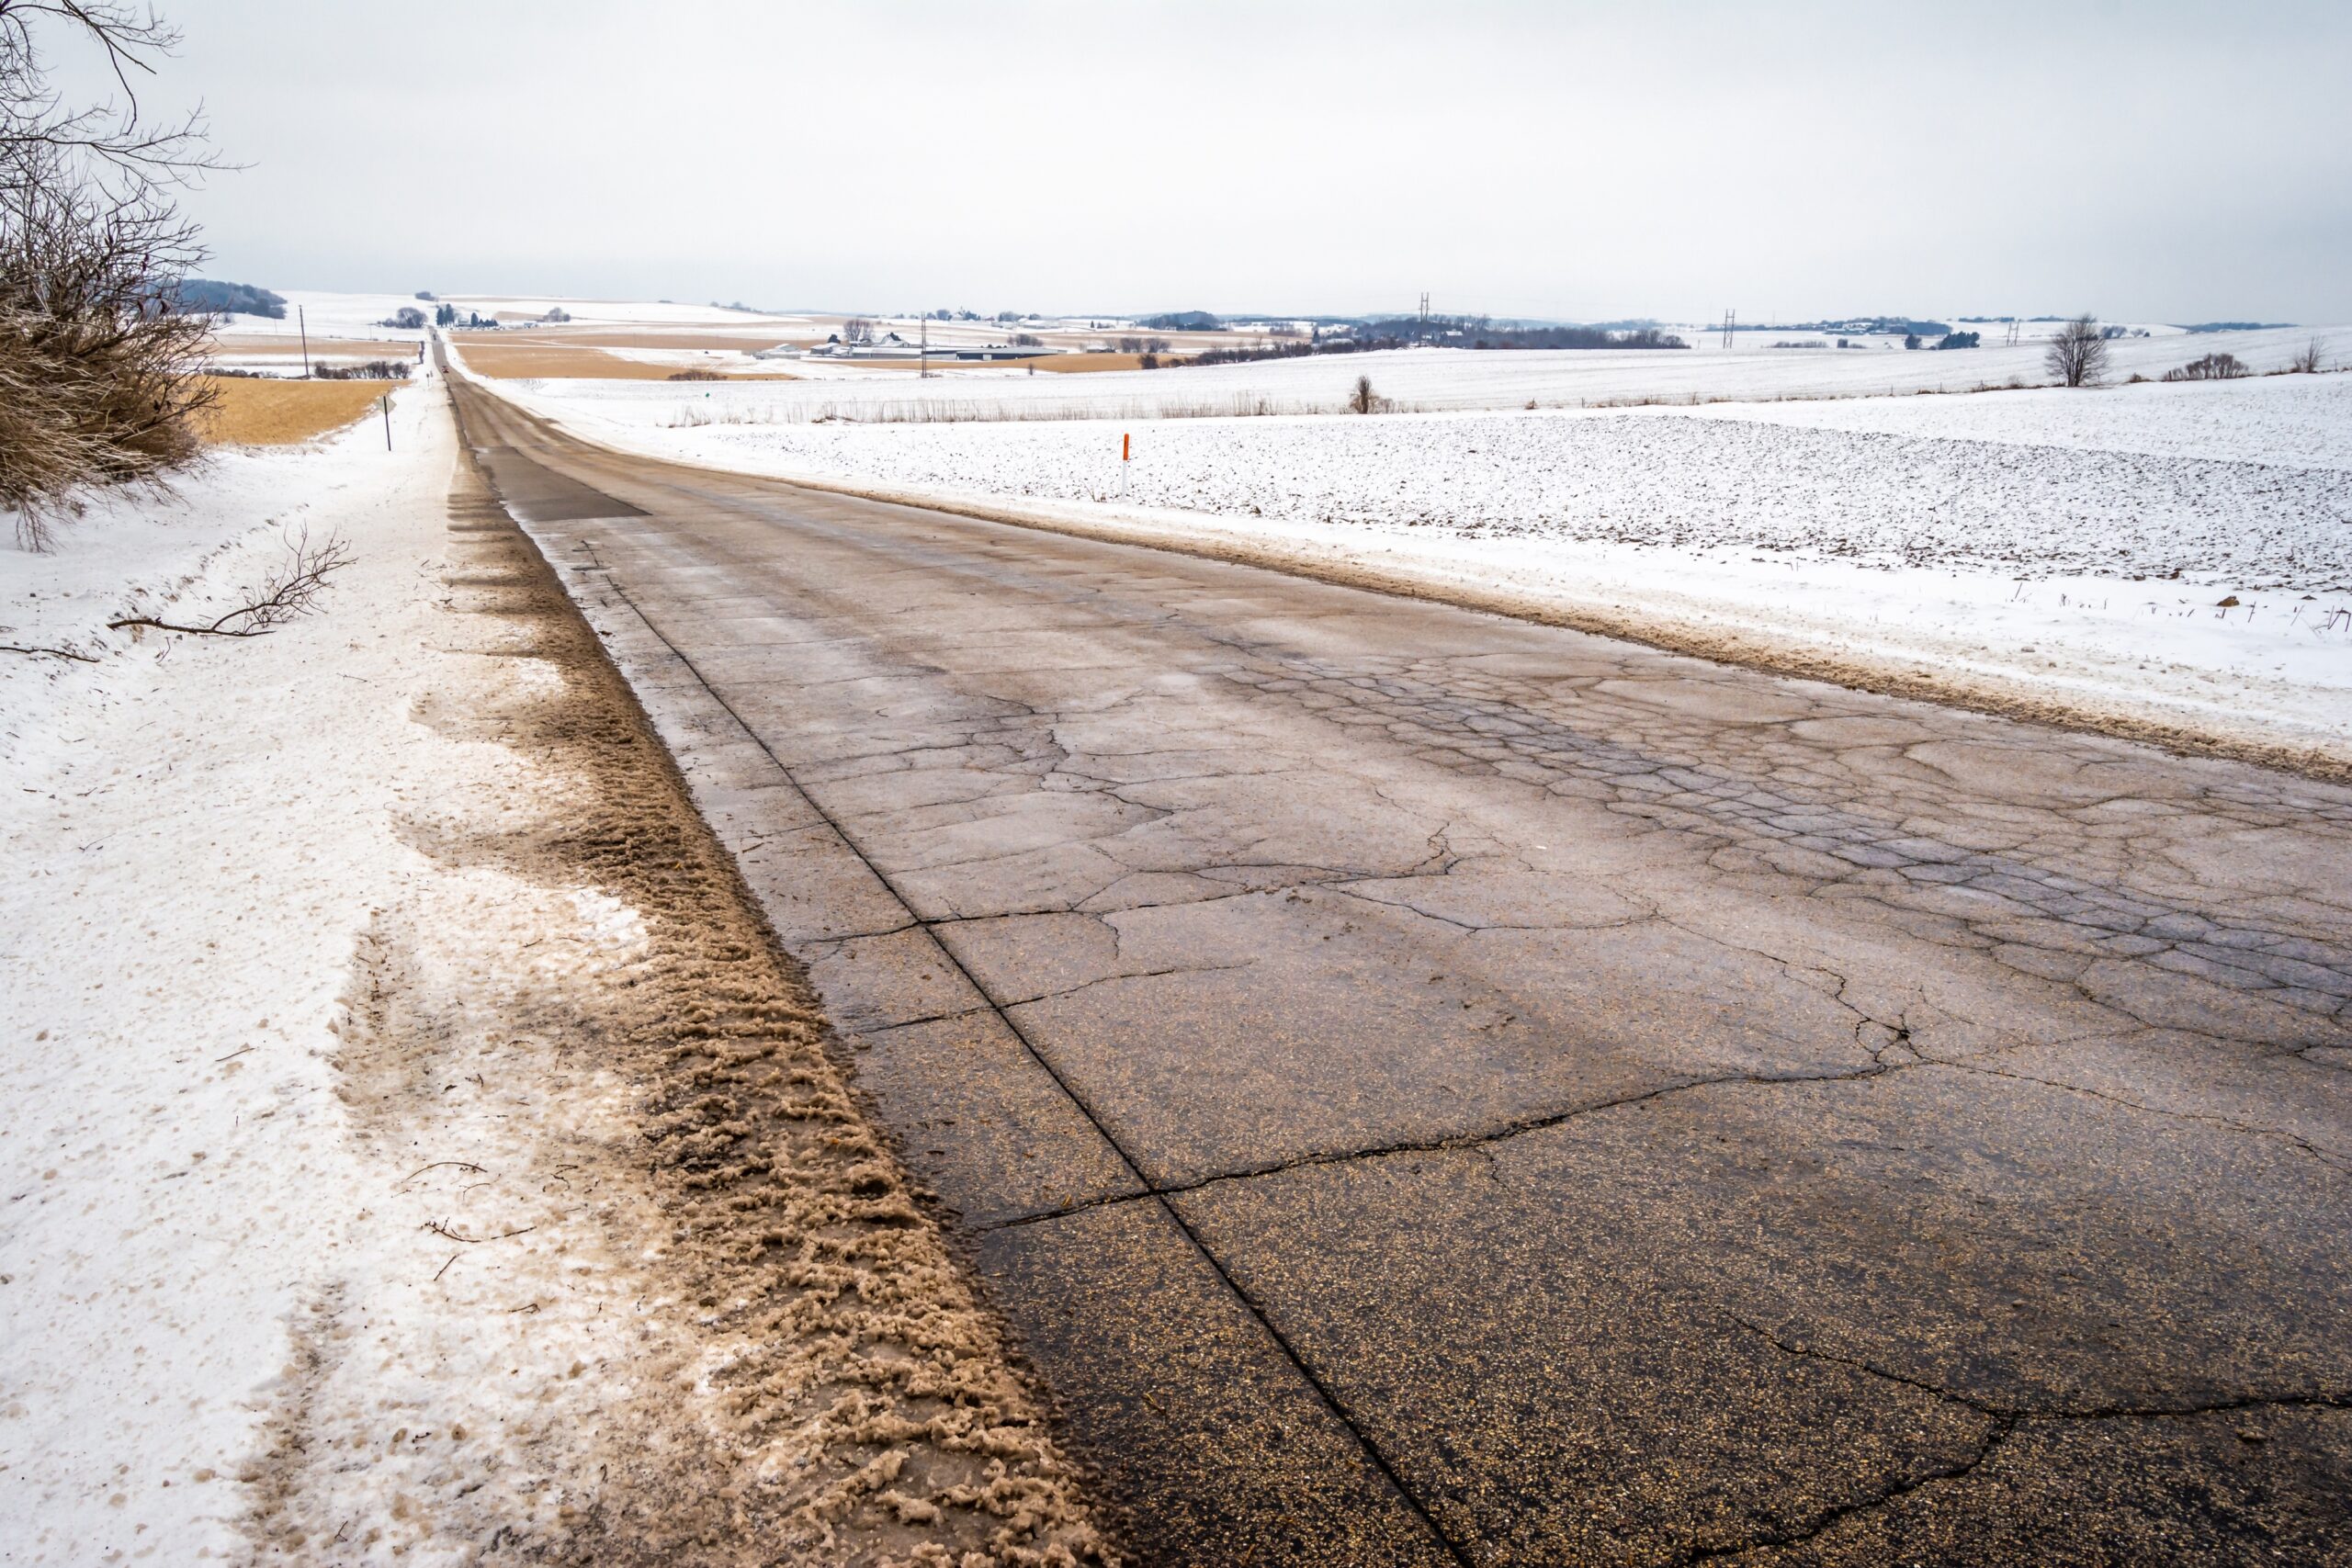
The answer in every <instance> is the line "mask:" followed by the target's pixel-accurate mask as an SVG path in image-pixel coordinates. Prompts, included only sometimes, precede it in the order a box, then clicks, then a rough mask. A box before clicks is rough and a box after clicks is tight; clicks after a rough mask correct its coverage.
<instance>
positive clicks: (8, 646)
mask: <svg viewBox="0 0 2352 1568" xmlns="http://www.w3.org/2000/svg"><path fill="white" fill-rule="evenodd" d="M0 653H28V654H31V655H33V656H34V657H36V658H39V657H41V656H43V655H46V656H48V657H49V658H51V659H73V660H80V661H81V662H82V663H84V664H96V662H97V660H95V659H93V658H91V657H90V656H89V655H88V654H86V653H76V652H74V650H73V649H70V648H20V647H18V646H17V644H15V643H13V642H0Z"/></svg>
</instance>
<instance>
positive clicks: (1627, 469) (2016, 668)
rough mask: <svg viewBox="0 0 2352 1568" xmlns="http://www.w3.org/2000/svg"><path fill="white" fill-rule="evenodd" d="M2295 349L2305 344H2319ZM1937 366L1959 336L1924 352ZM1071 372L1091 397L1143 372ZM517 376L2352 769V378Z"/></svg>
mask: <svg viewBox="0 0 2352 1568" xmlns="http://www.w3.org/2000/svg"><path fill="white" fill-rule="evenodd" d="M2262 335H2267V337H2269V338H2270V339H2272V340H2274V341H2273V343H2272V347H2273V349H2274V350H2275V351H2276V352H2277V353H2278V355H2279V356H2281V357H2283V356H2284V355H2285V354H2286V353H2287V352H2288V351H2289V350H2290V349H2291V348H2292V347H2293V346H2297V345H2299V344H2301V343H2302V342H2307V341H2309V337H2310V335H2311V334H2309V333H2297V334H2283V333H2278V334H2262ZM2221 341H2222V334H2213V335H2211V336H2199V337H2195V338H2184V337H2174V338H2171V339H2144V340H2127V341H2126V342H2125V343H2124V344H2119V345H2118V346H2119V348H2120V349H2127V350H2131V351H2133V352H2138V351H2142V350H2144V349H2145V348H2146V346H2147V345H2148V344H2151V343H2154V344H2161V345H2162V354H2163V355H2165V356H2166V357H2168V358H2169V359H2170V360H2171V361H2173V362H2177V360H2178V359H2180V358H2182V357H2185V356H2186V353H2187V350H2186V349H2185V347H2184V345H2185V344H2194V345H2196V346H2197V351H2198V352H2200V353H2201V352H2204V351H2205V347H2206V345H2208V344H2219V343H2220V342H2221ZM2347 341H2352V340H2347ZM2254 348H2255V344H2252V343H2249V342H2247V341H2245V339H2241V340H2240V342H2239V348H2238V350H2237V352H2239V353H2241V355H2242V356H2246V355H2248V354H2249V353H2250V352H2252V351H2253V350H2254ZM1898 352H1899V351H1898ZM1858 356H1859V355H1858ZM1383 357H1384V356H1380V355H1366V356H1364V359H1363V361H1361V362H1357V363H1359V364H1368V363H1370V362H1373V361H1376V360H1379V359H1381V358H1383ZM1385 357H1388V358H1390V359H1391V360H1392V361H1393V362H1394V363H1396V364H1397V365H1400V366H1409V365H1413V364H1416V363H1428V364H1431V365H1433V366H1436V367H1440V368H1441V369H1443V370H1444V372H1445V374H1447V375H1450V376H1452V377H1453V380H1451V381H1450V382H1445V383H1443V384H1444V385H1446V386H1450V387H1451V388H1452V389H1453V392H1452V394H1451V395H1454V396H1459V397H1464V398H1469V397H1474V396H1476V395H1478V394H1477V393H1476V389H1475V388H1474V387H1473V386H1472V384H1471V379H1475V378H1479V377H1491V376H1495V375H1498V374H1501V373H1504V372H1508V371H1510V370H1513V369H1514V368H1516V369H1517V370H1518V371H1519V372H1520V373H1521V375H1522V376H1524V377H1527V378H1529V381H1523V382H1522V383H1521V386H1524V385H1527V384H1530V382H1532V380H1534V379H1540V378H1542V377H1544V376H1545V375H1549V374H1553V373H1554V372H1553V371H1551V370H1550V369H1549V368H1547V366H1546V363H1545V362H1547V361H1550V360H1578V361H1586V360H1617V359H1625V358H1632V357H1635V356H1633V355H1518V354H1486V355H1464V354H1446V353H1440V352H1434V351H1432V352H1428V353H1419V352H1408V353H1406V354H1401V355H1394V356H1385ZM1652 357H1655V356H1652ZM1792 357H1804V356H1801V355H1782V356H1781V358H1783V359H1787V358H1792ZM1923 357H1935V358H1947V357H1951V356H1949V355H1933V356H1929V355H1921V354H1908V355H1902V359H1903V360H1904V361H1906V362H1907V361H1917V360H1919V359H1921V358H1923ZM2119 357H2121V356H2120V355H2119ZM1474 359H1475V360H1476V361H1477V362H1478V363H1476V365H1470V366H1466V367H1465V366H1462V365H1461V362H1462V361H1465V360H1474ZM1693 363H1700V362H1697V361H1693ZM1714 363H1716V364H1717V365H1718V366H1726V365H1731V364H1733V363H1734V360H1733V358H1732V356H1725V357H1724V358H1723V359H1720V360H1717V361H1715V362H1714ZM1747 363H1748V365H1749V366H1758V365H1760V364H1761V363H1762V361H1761V359H1760V358H1759V359H1758V360H1755V361H1749V362H1747ZM2127 363H2128V361H2127ZM1449 367H1451V368H1449ZM1236 368H1237V369H1238V370H1247V371H1250V372H1254V373H1259V374H1263V373H1265V372H1267V371H1269V370H1273V371H1282V372H1284V373H1295V372H1297V371H1299V370H1301V369H1314V370H1317V371H1321V370H1323V369H1324V368H1325V367H1323V366H1319V365H1308V366H1301V365H1300V364H1298V363H1297V362H1292V363H1290V364H1284V365H1276V366H1271V367H1254V366H1253V367H1236ZM1593 373H1594V374H1596V375H1605V374H1607V373H1608V369H1607V367H1597V368H1596V369H1595V370H1594V371H1593ZM1205 374H1222V372H1210V373H1205ZM1432 374H1433V375H1434V374H1436V372H1432ZM1464 378H1471V379H1464ZM1047 379H1048V378H1044V377H1039V378H1035V380H1037V381H1046V380H1047ZM1052 379H1054V380H1055V381H1057V383H1058V382H1060V381H1074V382H1079V383H1081V385H1080V387H1079V389H1078V390H1079V391H1080V392H1081V393H1083V392H1085V391H1086V390H1087V389H1088V388H1091V387H1092V386H1095V385H1097V384H1100V383H1103V382H1109V381H1129V380H1132V379H1134V378H1130V377H1125V376H1107V375H1106V376H1091V377H1077V378H1052ZM1439 384H1440V383H1438V382H1435V381H1433V382H1431V383H1430V385H1432V386H1436V385H1439ZM1016 385H1018V383H1016ZM1775 385H1776V387H1777V386H1779V385H1781V384H1775ZM494 386H495V389H496V390H498V391H500V392H501V393H503V394H504V395H507V396H510V397H515V398H516V400H518V401H521V402H523V403H525V404H526V406H529V407H532V408H534V409H536V410H537V411H539V412H545V413H548V414H549V415H551V416H553V417H555V418H557V419H559V420H560V421H561V422H562V423H564V424H565V425H566V426H567V427H568V428H571V429H572V430H574V431H575V432H577V433H578V434H582V435H586V436H589V437H591V438H592V439H597V440H602V441H605V442H606V443H608V444H611V445H615V446H622V447H626V448H628V449H634V450H641V451H645V452H649V453H656V454H660V455H662V456H667V457H683V458H685V459H688V460H691V461H695V462H702V463H707V464H711V465H714V466H718V467H724V468H740V469H743V470H747V471H753V472H763V473H772V474H777V475H781V476H787V477H797V478H807V479H818V480H820V481H824V482H830V483H835V484H840V485H844V486H847V487H850V488H854V489H861V490H865V491H880V492H888V493H892V494H899V495H904V496H908V497H933V498H945V499H949V500H952V501H955V502H959V503H964V504H969V505H975V506H978V507H980V508H983V509H989V510H994V511H996V512H998V513H1003V514H1007V515H1015V514H1017V515H1021V516H1024V517H1030V518H1034V519H1036V520H1042V521H1046V522H1049V523H1051V524H1054V525H1079V526H1083V527H1086V528H1089V529H1096V530H1104V529H1107V530H1111V531H1114V532H1124V533H1125V535H1127V536H1137V537H1152V538H1156V539H1162V540H1166V541H1169V542H1182V543H1185V544H1187V545H1188V546H1194V547H1197V546H1201V545H1203V544H1204V543H1210V542H1216V545H1217V547H1219V548H1222V549H1227V550H1229V551H1232V552H1238V553H1251V554H1256V555H1261V556H1262V555H1263V554H1264V553H1265V552H1267V551H1269V550H1272V551H1276V552H1281V551H1291V552H1295V553H1298V554H1300V556H1301V558H1311V559H1312V560H1313V561H1315V562H1318V563H1320V566H1321V567H1322V568H1330V567H1335V566H1337V565H1338V564H1340V563H1353V564H1354V565H1356V566H1362V565H1363V564H1366V563H1376V564H1377V565H1378V566H1379V567H1380V568H1381V570H1384V571H1393V572H1401V573H1403V574H1404V575H1405V576H1406V577H1408V578H1414V579H1417V580H1426V581H1428V582H1429V583H1430V584H1431V585H1435V586H1442V587H1443V588H1444V589H1445V590H1446V591H1447V592H1457V591H1460V590H1462V589H1464V588H1465V587H1467V588H1474V589H1478V590H1479V591H1481V592H1508V593H1510V594H1511V595H1513V596H1516V597H1517V598H1518V599H1521V600H1523V601H1524V602H1525V603H1527V604H1530V605H1531V606H1533V607H1535V608H1538V609H1543V608H1545V607H1548V608H1549V609H1551V610H1555V611H1559V612H1562V613H1566V614H1568V615H1570V616H1571V618H1577V619H1578V620H1579V621H1580V624H1600V625H1607V626H1611V627H1621V628H1623V629H1626V630H1630V631H1633V632H1634V633H1636V634H1637V635H1641V634H1644V633H1645V632H1646V633H1649V634H1653V635H1668V634H1671V635H1670V636H1669V638H1668V639H1669V640H1679V641H1680V642H1681V643H1682V644H1683V645H1686V646H1697V647H1706V646H1714V645H1716V644H1718V643H1721V644H1723V645H1724V646H1726V647H1729V646H1731V645H1732V644H1735V643H1736V644H1737V645H1738V646H1739V647H1740V648H1742V649H1747V651H1748V652H1749V653H1751V654H1752V653H1753V652H1754V649H1755V648H1756V647H1757V646H1758V645H1763V646H1769V647H1772V648H1776V649H1780V650H1781V652H1783V653H1789V654H1793V655H1797V656H1801V657H1797V658H1795V659H1794V660H1793V662H1794V664H1796V665H1797V666H1799V667H1803V668H1807V669H1815V668H1822V667H1824V661H1826V667H1827V668H1830V669H1832V670H1839V671H1859V672H1861V673H1863V674H1865V675H1867V673H1868V672H1869V671H1885V670H1889V669H1894V670H1901V671H1918V670H1925V671H1928V672H1930V674H1932V675H1933V676H1934V677H1935V678H1936V679H1938V680H1941V681H1944V682H1946V683H1947V684H1948V685H1949V686H1950V687H1951V690H1952V691H1953V692H1954V693H1955V694H1960V695H1963V696H1967V697H1969V698H1970V699H1971V700H1995V699H1999V698H2000V697H2001V694H2010V695H2016V694H2027V695H2029V696H2030V698H2031V699H2032V700H2033V701H2035V702H2038V703H2045V704H2046V703H2048V702H2052V701H2054V702H2056V703H2057V704H2058V705H2060V707H2061V708H2062V709H2063V710H2064V714H2066V715H2072V716H2078V717H2083V718H2086V719H2088V720H2090V721H2094V722H2105V721H2108V720H2109V719H2122V720H2126V721H2128V722H2129V723H2131V724H2138V725H2143V726H2152V727H2155V728H2174V729H2185V730H2188V731H2190V732H2193V733H2196V734H2199V735H2204V736H2209V737H2218V738H2221V739H2224V740H2227V741H2229V742H2230V743H2233V744H2240V745H2248V746H2254V747H2256V748H2278V749H2282V750H2289V751H2297V750H2311V749H2313V748H2317V749H2319V750H2324V751H2326V752H2328V753H2329V754H2331V755H2334V756H2337V757H2339V758H2340V759H2352V376H2346V375H2336V374H2328V375H2321V376H2309V377H2305V376H2278V377H2260V378H2250V379H2245V380H2240V381H2233V382H2218V383H2217V382H2205V383H2188V384H2171V385H2165V384H2149V385H2138V386H2120V387H2109V388H2104V389H2086V390H2078V391H2066V390H2063V389H2037V390H2027V391H2015V392H2007V391H2005V392H1991V393H1977V394H1970V395H1965V396H1949V397H1896V398H1885V397H1881V398H1873V399H1852V400H1790V401H1779V400H1774V401H1760V402H1748V403H1715V404H1705V405H1702V406H1699V407H1695V408H1693V407H1688V406H1686V407H1680V408H1676V407H1647V408H1639V409H1626V410H1617V411H1609V412H1602V411H1565V412H1563V411H1552V410H1540V411H1537V412H1524V411H1514V412H1501V413H1471V412H1452V413H1430V414H1391V415H1375V416H1371V417H1363V416H1354V415H1345V416H1312V417H1302V416H1276V417H1265V418H1223V419H1219V418H1186V419H1169V420H1159V421H1151V420H1134V421H1121V422H1117V423H1103V422H1102V421H1099V420H1088V421H1072V420H1059V421H1022V420H1012V421H1001V422H995V423H824V424H811V423H799V422H793V421H781V422H778V423H720V422H717V421H714V422H712V423H696V422H695V421H693V420H691V419H688V420H681V419H680V418H679V417H678V412H679V411H680V410H681V408H685V409H688V410H689V411H691V410H692V408H693V406H694V405H693V404H691V403H687V402H684V400H681V399H680V397H679V395H678V393H677V391H676V389H672V388H667V387H664V386H662V384H660V383H626V384H625V383H613V382H589V381H574V382H563V383H556V382H511V381H510V382H501V383H496V384H494ZM905 387H906V383H905V382H904V380H903V379H902V380H901V381H900V382H899V386H898V388H897V389H894V390H895V391H896V393H897V394H898V395H900V396H903V395H905ZM777 390H779V389H764V388H763V389H752V388H724V387H721V388H716V389H712V393H713V396H712V397H711V399H709V400H707V402H706V403H705V404H704V406H705V407H707V408H710V409H714V410H718V409H726V408H757V407H758V406H760V405H761V404H762V403H763V402H765V401H767V400H772V399H774V398H775V395H776V391H777ZM780 390H782V391H785V392H798V391H802V390H804V389H801V388H797V387H786V388H783V389H780ZM825 390H826V391H827V392H829V393H831V392H832V391H833V389H831V388H827V389H825ZM1516 390H1517V389H1514V391H1516ZM1065 395H1068V394H1065ZM1489 395H1490V394H1489ZM1773 395H1774V396H1775V397H1776V398H1777V397H1778V396H1779V395H1780V392H1779V390H1777V389H1776V390H1775V392H1774V394H1773ZM1123 437H1132V439H1133V448H1132V449H1133V452H1134V454H1135V455H1134V458H1133V460H1132V461H1130V462H1127V463H1125V464H1123V463H1122V462H1121V461H1120V459H1119V452H1120V450H1121V444H1122V438H1123ZM1318 569H1320V568H1318ZM2224 600H2236V601H2237V603H2235V604H2224V603H2223V601H2224ZM1996 705H1997V703H1996Z"/></svg>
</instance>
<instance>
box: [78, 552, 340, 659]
mask: <svg viewBox="0 0 2352 1568" xmlns="http://www.w3.org/2000/svg"><path fill="white" fill-rule="evenodd" d="M286 551H287V558H286V562H285V564H284V565H282V566H280V567H279V568H278V569H277V570H276V571H275V572H272V573H271V574H270V575H269V576H268V577H267V578H265V579H264V580H263V581H262V585H261V597H260V598H258V599H256V600H254V602H253V603H252V604H241V605H239V606H238V607H237V608H235V609H233V610H232V611H230V612H229V613H228V614H227V615H222V616H221V617H220V619H219V620H216V621H214V622H212V623H211V624H210V625H209V626H187V625H182V624H180V623H179V622H176V621H164V620H158V619H157V618H156V617H154V616H153V615H124V616H122V617H120V618H119V619H118V620H112V621H108V622H107V630H108V631H110V632H112V631H120V630H122V628H123V627H125V626H153V627H154V628H155V629H156V630H157V631H165V632H185V633H187V634H188V635H190V636H192V637H266V636H268V635H269V634H270V633H271V632H273V631H275V630H277V628H278V627H279V626H284V625H285V624H286V623H287V622H288V621H291V620H295V619H298V618H299V617H300V616H303V615H309V614H310V613H311V611H312V610H314V609H316V608H317V607H318V598H319V595H320V593H321V592H323V591H324V590H325V588H326V584H327V579H328V578H329V577H331V576H333V575H334V573H336V572H338V571H341V570H343V569H344V568H345V567H347V566H349V565H350V564H351V547H350V545H349V544H347V543H345V541H344V539H343V538H342V537H341V536H339V535H334V534H330V535H328V536H327V537H326V540H325V542H324V543H322V544H321V545H318V546H317V547H312V546H311V532H310V530H309V529H307V528H305V529H304V530H303V531H302V532H301V533H300V535H298V536H292V537H289V538H288V539H287V541H286Z"/></svg>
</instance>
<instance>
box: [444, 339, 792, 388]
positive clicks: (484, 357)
mask: <svg viewBox="0 0 2352 1568" xmlns="http://www.w3.org/2000/svg"><path fill="white" fill-rule="evenodd" d="M458 353H459V354H460V355H463V356H464V358H465V361H466V367H467V368H468V369H469V370H471V371H473V372H474V373H475V374H477V375H481V376H489V377H493V378H497V379H499V380H502V381H503V380H516V379H537V380H573V381H577V380H586V381H667V380H668V379H670V378H672V377H673V376H675V375H676V374H677V373H678V372H679V371H681V370H685V369H691V368H706V367H691V366H686V365H652V364H648V363H647V362H646V361H644V360H641V359H623V358H622V357H620V355H616V354H606V353H605V352H604V350H602V349H596V348H575V347H571V346H569V345H564V344H548V343H521V344H518V343H464V344H459V345H458ZM726 378H727V379H728V380H729V381H793V380H797V379H798V378H797V377H795V376H785V375H778V374H775V373H772V372H771V373H765V374H752V375H733V374H729V375H727V377H726Z"/></svg>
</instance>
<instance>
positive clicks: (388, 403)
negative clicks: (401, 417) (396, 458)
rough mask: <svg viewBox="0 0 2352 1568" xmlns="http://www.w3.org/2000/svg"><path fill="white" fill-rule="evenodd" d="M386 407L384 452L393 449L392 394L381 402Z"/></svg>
mask: <svg viewBox="0 0 2352 1568" xmlns="http://www.w3.org/2000/svg"><path fill="white" fill-rule="evenodd" d="M379 401H380V402H382V403H383V405H384V450H385V451H387V452H389V451H390V450H391V449H392V394H391V393H390V392H386V393H385V394H384V395H383V397H382V398H381V399H379Z"/></svg>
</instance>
